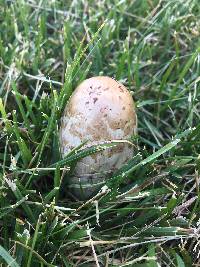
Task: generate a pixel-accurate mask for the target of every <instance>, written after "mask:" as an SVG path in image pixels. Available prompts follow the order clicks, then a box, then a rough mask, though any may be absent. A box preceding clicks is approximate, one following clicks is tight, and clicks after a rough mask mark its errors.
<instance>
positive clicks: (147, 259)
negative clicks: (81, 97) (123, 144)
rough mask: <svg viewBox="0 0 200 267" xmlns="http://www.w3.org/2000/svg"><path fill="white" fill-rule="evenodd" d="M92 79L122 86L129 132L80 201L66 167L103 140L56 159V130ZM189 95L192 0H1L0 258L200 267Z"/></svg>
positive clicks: (25, 264) (196, 134) (195, 135)
mask: <svg viewBox="0 0 200 267" xmlns="http://www.w3.org/2000/svg"><path fill="white" fill-rule="evenodd" d="M98 75H104V76H110V77H114V78H115V79H117V80H118V81H120V82H121V83H123V84H124V85H125V86H126V87H127V88H128V90H129V91H130V92H131V94H132V96H133V99H134V101H135V104H136V110H137V117H138V132H137V136H133V138H132V142H133V144H134V146H135V151H134V156H133V158H132V159H130V161H129V162H128V163H127V164H126V165H124V166H123V167H122V169H121V170H120V171H119V172H118V173H116V174H114V175H113V176H112V177H111V178H109V179H107V182H106V185H105V187H104V191H101V192H100V193H99V194H97V195H95V196H94V197H93V198H92V199H89V200H87V201H79V200H77V199H75V198H74V197H73V196H72V194H71V193H70V189H69V188H68V185H67V181H68V178H69V176H70V175H71V173H70V171H69V168H70V167H71V168H72V169H73V167H74V166H75V164H76V162H77V161H78V160H79V159H81V158H82V157H85V156H86V155H88V154H94V153H96V152H97V151H98V150H99V149H107V146H106V145H102V146H100V147H92V148H90V149H87V150H82V151H81V148H77V150H75V151H73V152H72V153H71V154H69V155H67V156H66V157H65V158H64V159H62V157H61V155H60V149H59V138H58V132H59V127H60V119H61V116H62V113H63V110H64V108H65V106H66V103H67V101H68V99H69V97H70V96H71V94H72V92H73V90H74V89H75V88H76V86H77V85H79V84H80V83H81V81H83V80H84V79H86V78H89V77H92V76H98ZM199 100H200V4H199V1H198V0H185V1H182V0H132V1H131V0H119V1H117V0H97V1H92V0H86V1H84V0H72V1H68V0H66V1H64V0H50V1H47V0H40V1H39V0H27V1H25V0H0V266H11V267H19V266H22V267H32V266H34V267H37V266H38V267H44V266H61V267H62V266H80V267H84V266H88V267H92V266H97V267H100V266H102V267H111V266H113V267H114V266H136V267H157V266H162V267H163V266H170V267H174V266H178V267H191V266H200V260H199V256H200V240H199V230H200V229H199V225H200V216H199V214H200V202H199V200H200V191H199V183H200V177H199V168H200V157H199V153H200V113H199V111H200V104H199ZM111 145H112V143H111ZM113 145H114V143H113Z"/></svg>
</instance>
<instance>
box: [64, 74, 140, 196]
mask: <svg viewBox="0 0 200 267" xmlns="http://www.w3.org/2000/svg"><path fill="white" fill-rule="evenodd" d="M136 128H137V117H136V113H135V105H134V102H133V99H132V96H131V94H130V93H129V91H128V90H127V89H126V87H125V86H123V85H122V84H121V83H119V82H117V81H116V80H114V79H112V78H110V77H104V76H98V77H93V78H90V79H87V80H85V81H83V82H82V83H81V84H80V85H79V86H78V87H77V88H76V90H75V91H74V93H73V94H72V96H71V98H70V100H69V102H68V104H67V106H66V108H65V111H64V114H63V117H62V120H61V128H60V143H61V152H62V154H63V155H65V154H67V153H68V152H70V150H71V149H72V147H77V146H78V145H80V144H81V143H82V142H83V141H84V140H88V143H87V144H86V146H91V145H96V144H100V143H103V142H105V141H111V140H124V139H128V138H130V137H131V136H132V135H133V134H135V133H136ZM86 146H85V147H86ZM132 153H133V147H130V146H129V145H127V144H120V145H118V146H117V147H114V148H112V149H107V150H105V151H103V152H101V153H96V154H95V155H93V156H88V157H85V158H83V159H82V160H80V161H79V162H78V163H77V165H76V168H75V172H74V175H75V177H76V178H80V181H81V179H82V178H81V177H82V176H85V178H84V179H82V180H83V181H88V179H89V178H88V177H89V176H90V177H91V176H92V181H94V180H95V173H102V175H100V176H101V179H104V178H105V177H106V175H103V173H104V172H110V171H111V170H112V171H113V170H117V169H119V168H120V167H121V166H122V165H123V164H124V163H125V162H126V161H127V160H128V159H130V157H131V155H132ZM86 176H88V177H86ZM97 180H98V181H99V176H98V179H97ZM72 182H73V179H72ZM90 182H91V179H90ZM94 183H95V181H94ZM76 190H77V189H76ZM93 191H94V190H91V189H90V190H89V192H87V190H86V191H85V197H86V198H87V197H88V196H89V195H90V193H93ZM75 193H76V195H79V193H80V192H79V191H78V190H77V192H75Z"/></svg>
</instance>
